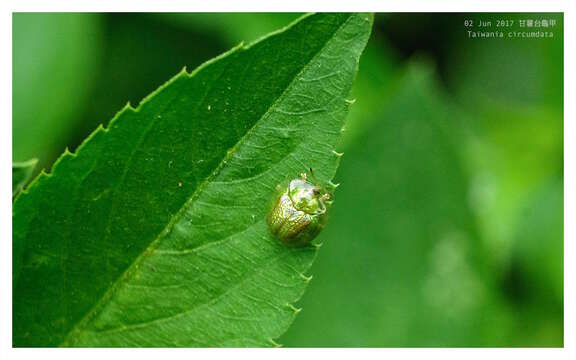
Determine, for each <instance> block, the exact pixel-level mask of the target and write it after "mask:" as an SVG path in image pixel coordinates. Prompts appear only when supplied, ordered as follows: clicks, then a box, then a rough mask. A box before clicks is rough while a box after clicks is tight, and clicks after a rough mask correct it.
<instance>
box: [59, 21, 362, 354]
mask: <svg viewBox="0 0 576 360" xmlns="http://www.w3.org/2000/svg"><path fill="white" fill-rule="evenodd" d="M351 18H352V15H348V18H347V19H346V20H345V21H344V22H342V24H341V25H340V26H338V28H337V29H336V30H335V31H334V32H333V35H332V36H331V37H330V38H329V39H328V40H327V41H326V43H325V44H324V45H323V46H322V47H321V48H320V49H319V50H318V51H317V52H316V54H314V56H313V57H312V58H311V59H310V61H308V62H307V63H306V64H305V65H304V66H303V67H302V69H301V70H300V71H299V72H298V73H297V74H296V75H295V76H294V78H293V79H292V80H291V81H290V83H289V84H288V85H287V86H286V88H285V89H284V91H282V93H281V94H280V95H279V96H278V97H277V98H276V100H274V101H273V102H272V104H271V105H270V106H269V107H268V110H266V112H265V113H264V114H263V115H262V116H260V118H259V119H258V120H257V121H256V122H255V123H254V125H253V126H252V127H251V128H250V129H248V130H247V131H246V132H245V133H244V135H243V136H242V137H240V138H239V140H238V141H237V142H236V144H234V146H232V147H231V148H230V149H229V150H228V151H227V152H226V155H225V156H224V157H223V158H222V160H221V161H220V163H219V164H218V166H216V168H215V170H214V171H212V172H211V173H210V175H208V176H207V177H206V178H205V179H204V181H202V183H200V185H198V187H197V188H196V190H195V191H194V192H193V193H192V194H191V195H190V198H189V200H188V201H186V202H185V203H184V204H183V205H182V207H181V208H180V210H179V211H178V212H177V213H176V214H174V216H173V217H172V219H171V220H170V221H169V222H168V224H167V225H166V227H164V229H163V230H162V231H160V232H159V233H158V235H157V236H156V237H155V238H154V239H153V240H152V241H150V244H149V245H148V247H146V249H145V250H144V251H142V253H141V254H140V255H139V256H138V257H136V259H134V261H133V262H132V264H131V265H130V266H128V267H127V269H126V270H125V271H124V272H123V273H122V274H121V275H120V276H119V277H118V279H117V280H116V281H115V282H114V284H112V285H111V286H110V288H109V289H108V290H107V291H106V292H105V293H104V295H102V297H101V298H100V300H98V301H97V302H95V304H94V305H93V306H92V307H91V308H90V310H88V311H87V312H86V315H84V317H83V318H82V319H81V320H80V321H79V322H78V323H77V324H76V325H75V326H74V327H73V328H72V329H71V330H70V331H69V332H68V335H67V336H66V337H65V338H64V340H63V341H62V342H61V343H60V345H59V346H70V344H74V335H76V334H78V333H80V332H82V328H84V325H85V324H86V323H87V322H88V321H90V320H91V319H92V317H93V316H94V315H96V314H97V313H98V310H100V309H101V308H102V307H104V306H105V304H106V303H107V302H108V301H109V299H110V298H111V297H112V296H113V294H114V293H115V292H116V290H117V289H118V288H120V287H121V285H122V283H124V282H125V281H127V280H128V279H129V278H130V277H131V276H132V273H133V272H134V271H135V270H136V269H137V264H139V263H142V262H143V261H144V259H146V258H147V257H148V256H150V255H151V254H152V253H153V251H154V249H155V248H156V247H157V245H158V243H159V242H160V240H162V239H163V238H164V237H165V236H166V235H167V234H168V233H169V232H170V229H171V228H172V227H173V226H174V225H175V224H176V222H177V221H179V220H180V218H181V217H182V215H183V213H184V211H185V209H188V208H189V207H190V204H192V203H194V201H195V200H196V199H197V198H198V197H199V196H200V194H201V193H202V192H203V190H204V188H205V187H206V186H207V185H208V184H209V183H210V181H211V180H212V179H213V178H215V177H216V176H217V175H218V174H219V173H220V171H221V170H222V168H223V167H224V166H226V164H227V162H228V160H229V159H230V158H231V157H232V155H233V154H234V153H235V152H236V149H237V148H238V147H240V146H241V145H243V143H244V142H245V139H246V138H247V137H249V135H250V134H251V133H252V132H253V131H254V130H255V129H256V128H257V127H258V126H259V125H260V124H261V123H262V120H263V119H265V118H267V117H268V116H269V115H270V113H271V111H272V110H273V109H274V108H275V107H276V106H277V104H278V103H280V102H281V101H282V100H283V99H284V97H285V96H286V94H287V93H288V92H289V90H291V89H292V87H293V86H294V84H295V82H296V81H297V80H298V79H299V77H300V76H301V74H302V73H304V72H306V71H307V70H308V69H309V67H310V66H311V64H312V63H314V62H315V60H316V59H317V57H318V56H319V55H320V54H322V53H323V51H324V50H325V49H326V47H327V46H328V45H329V44H330V43H331V42H332V41H333V40H334V38H335V37H336V34H338V33H339V32H340V31H341V30H342V28H344V27H345V26H346V25H347V24H348V22H349V21H350V19H351ZM294 24H296V22H294V23H293V24H291V25H289V26H287V27H286V28H284V29H281V30H280V31H279V32H282V31H284V30H286V29H288V28H290V27H291V26H293V25H294ZM279 32H278V33H279ZM276 34H277V33H272V34H270V35H269V36H267V37H265V38H268V37H271V36H274V35H276ZM265 38H262V39H260V40H259V41H262V40H264V39H265ZM254 44H256V43H254ZM254 44H251V45H249V46H246V47H242V46H238V47H236V48H233V49H232V50H230V51H229V52H226V53H224V54H222V55H221V56H218V57H216V58H214V59H212V60H209V61H208V62H206V63H204V64H203V65H200V66H199V67H198V68H196V69H195V70H194V71H192V72H191V73H189V74H185V76H188V77H193V76H194V75H196V73H197V72H198V71H200V70H201V69H203V68H204V67H206V66H207V65H210V64H211V63H212V62H214V61H216V60H218V59H220V58H222V57H224V56H227V55H230V54H232V53H234V52H235V51H237V50H248V49H249V48H250V47H251V46H252V45H254ZM177 76H178V75H177ZM171 81H172V80H170V81H169V82H168V83H170V82H171ZM168 83H167V84H168ZM167 84H165V85H163V86H161V87H160V88H159V89H158V90H156V91H155V92H154V94H155V93H157V92H158V91H160V90H161V89H162V88H163V87H164V86H166V85H167ZM149 98H150V96H149V97H147V98H145V99H144V100H142V102H141V103H140V104H139V106H138V108H137V109H135V111H139V109H140V108H141V107H142V106H143V105H144V104H145V103H146V102H147V100H148V99H149ZM203 245H204V244H203ZM245 280H246V277H244V278H242V279H241V280H239V283H243V282H244V281H245ZM224 293H225V292H224ZM200 305H202V304H200ZM191 310H192V309H190V310H188V311H191Z"/></svg>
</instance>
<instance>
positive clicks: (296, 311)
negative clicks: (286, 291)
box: [286, 303, 302, 316]
mask: <svg viewBox="0 0 576 360" xmlns="http://www.w3.org/2000/svg"><path fill="white" fill-rule="evenodd" d="M286 306H288V308H289V309H290V310H292V312H293V313H294V316H296V315H298V314H299V313H300V312H301V311H302V308H297V307H295V306H294V305H292V304H290V303H288V304H286Z"/></svg>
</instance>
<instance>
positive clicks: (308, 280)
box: [299, 273, 313, 284]
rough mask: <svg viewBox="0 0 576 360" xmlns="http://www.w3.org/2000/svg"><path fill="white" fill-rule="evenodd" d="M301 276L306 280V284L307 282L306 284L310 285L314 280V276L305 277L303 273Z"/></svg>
mask: <svg viewBox="0 0 576 360" xmlns="http://www.w3.org/2000/svg"><path fill="white" fill-rule="evenodd" d="M299 275H300V277H301V278H302V279H303V280H304V282H305V283H306V284H308V283H310V281H312V278H313V276H312V275H310V276H306V275H304V274H302V273H300V274H299Z"/></svg>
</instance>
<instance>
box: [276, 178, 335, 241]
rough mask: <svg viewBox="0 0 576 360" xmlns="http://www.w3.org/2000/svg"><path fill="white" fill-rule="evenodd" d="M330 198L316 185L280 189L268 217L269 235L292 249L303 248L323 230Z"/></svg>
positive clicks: (292, 184)
mask: <svg viewBox="0 0 576 360" xmlns="http://www.w3.org/2000/svg"><path fill="white" fill-rule="evenodd" d="M327 196H328V195H327V194H326V193H323V191H322V190H321V189H320V188H319V187H318V186H316V185H313V184H311V183H309V182H308V181H306V177H305V175H303V176H302V179H295V180H291V181H290V182H289V183H288V185H287V186H279V187H278V191H277V193H276V194H275V197H274V202H273V205H272V209H271V211H270V213H269V215H268V225H269V227H270V231H271V232H272V234H274V236H275V237H276V238H278V239H279V240H281V241H282V242H283V243H285V244H286V245H289V246H304V245H306V244H308V243H309V242H310V241H312V240H313V239H314V238H315V237H316V236H317V235H318V234H319V233H320V231H321V230H322V228H323V227H324V223H325V220H326V210H327V208H326V206H327V204H329V202H325V199H326V198H327Z"/></svg>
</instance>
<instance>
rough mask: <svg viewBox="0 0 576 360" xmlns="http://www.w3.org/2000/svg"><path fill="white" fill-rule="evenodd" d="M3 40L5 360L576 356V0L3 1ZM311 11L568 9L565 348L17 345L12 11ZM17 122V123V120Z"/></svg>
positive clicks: (0, 317)
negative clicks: (14, 335)
mask: <svg viewBox="0 0 576 360" xmlns="http://www.w3.org/2000/svg"><path fill="white" fill-rule="evenodd" d="M0 7H1V8H2V12H1V13H0V19H1V20H0V27H1V29H2V31H1V33H0V34H1V35H0V39H1V40H0V41H1V46H2V49H3V50H4V51H3V52H2V57H1V59H2V66H0V70H1V71H2V73H3V75H4V76H3V77H2V79H4V81H3V83H2V86H1V87H0V88H1V90H0V91H1V94H2V96H1V97H0V101H1V102H0V111H1V112H2V117H1V119H3V120H2V121H1V122H0V124H1V125H0V126H1V127H2V128H1V131H0V143H1V144H2V145H1V146H2V147H3V149H2V151H1V152H0V159H1V161H2V168H3V169H6V170H5V171H4V172H3V173H2V177H1V181H2V183H1V185H0V189H1V190H2V191H1V192H0V194H1V202H0V204H1V205H2V206H1V208H0V209H1V210H0V211H1V212H2V214H1V215H2V216H1V221H2V223H1V227H0V229H2V230H1V234H2V236H1V237H0V271H1V272H0V274H1V277H0V286H1V287H0V304H1V307H0V357H1V358H2V359H8V358H14V359H29V358H33V357H34V358H36V357H42V359H44V358H47V359H74V360H77V359H78V357H81V358H82V359H98V360H100V359H101V358H102V357H113V358H116V357H121V356H126V355H127V354H130V356H137V357H139V358H148V359H156V358H158V357H162V356H164V357H166V358H170V359H173V358H183V359H184V358H185V359H191V358H202V359H203V358H205V357H215V358H225V359H229V358H231V357H233V358H234V359H237V358H240V359H242V358H247V359H248V358H249V359H251V360H255V359H266V360H269V358H270V357H273V358H274V359H279V360H281V359H290V360H293V359H294V358H295V357H298V358H299V357H304V358H308V357H310V358H312V357H315V358H316V357H319V356H320V357H329V358H336V359H338V358H343V359H344V358H346V359H347V358H349V357H352V356H354V357H357V356H361V357H362V358H367V359H380V358H383V357H386V358H389V359H397V358H402V359H405V358H406V359H422V358H423V357H425V358H427V359H442V360H450V359H457V360H462V359H467V360H468V359H470V360H473V359H479V360H485V359H486V358H490V359H500V358H502V359H510V358H512V359H515V358H521V359H522V360H529V359H537V360H541V359H543V358H546V360H550V359H571V360H573V359H576V307H575V305H576V281H575V280H574V279H575V278H576V261H575V260H576V245H575V244H574V238H575V236H574V235H575V225H574V224H575V223H574V222H571V221H570V220H572V221H574V219H576V209H575V206H576V203H575V199H576V141H570V140H571V139H572V140H576V126H575V124H574V121H576V116H575V115H576V112H575V100H576V82H575V74H576V48H575V44H576V34H575V29H576V23H575V22H574V21H575V20H576V13H575V10H576V2H575V1H569V0H550V1H545V2H544V1H542V2H527V1H524V0H515V1H510V0H506V1H504V0H484V1H468V0H466V1H464V0H459V1H454V0H436V1H432V0H403V1H396V2H391V1H386V0H354V1H348V2H337V1H335V0H331V1H330V0H290V1H289V2H285V3H282V4H280V3H278V4H276V3H274V2H273V1H268V2H267V3H263V2H261V1H257V0H241V1H240V0H217V1H210V2H205V1H198V2H197V3H196V2H194V1H193V0H169V1H168V0H155V1H152V0H121V1H118V0H99V1H97V2H96V1H87V0H75V1H58V2H57V1H54V0H53V1H46V0H20V1H15V0H8V1H4V2H2V3H1V5H0ZM43 11H48V12H73V11H78V12H187V11H194V12H268V11H275V12H303V11H355V12H357V11H372V12H564V106H565V108H564V348H561V349H539V348H534V349H521V348H517V349H513V348H512V349H509V348H506V349H462V348H460V349H449V348H447V349H408V348H406V349H391V348H381V349H380V348H379V349H362V348H358V349H339V348H337V349H246V350H237V349H96V350H95V349H12V347H11V346H12V345H11V344H12V337H11V335H12V321H11V320H12V292H11V278H12V256H11V254H12V247H11V242H12V235H11V234H12V231H11V230H12V211H11V199H12V196H11V191H10V190H9V189H11V175H10V174H11V173H10V172H9V170H8V169H9V167H10V166H11V162H12V147H11V146H12V126H11V125H12V122H11V119H12V111H11V110H12V109H11V105H12V101H11V99H12V12H43ZM9 119H10V120H9Z"/></svg>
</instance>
